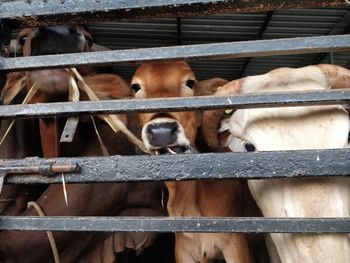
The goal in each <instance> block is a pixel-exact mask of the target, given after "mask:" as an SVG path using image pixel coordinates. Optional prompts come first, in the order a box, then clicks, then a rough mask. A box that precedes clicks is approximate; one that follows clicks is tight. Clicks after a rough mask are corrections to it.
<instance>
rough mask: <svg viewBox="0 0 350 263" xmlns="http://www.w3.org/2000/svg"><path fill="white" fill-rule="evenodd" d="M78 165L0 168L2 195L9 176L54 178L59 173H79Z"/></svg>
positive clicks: (56, 164) (53, 164) (63, 164)
mask: <svg viewBox="0 0 350 263" xmlns="http://www.w3.org/2000/svg"><path fill="white" fill-rule="evenodd" d="M80 170H81V169H80V166H79V165H78V163H61V164H58V163H53V162H51V163H44V164H40V165H37V166H9V167H6V166H4V167H0V194H1V191H2V187H3V184H4V180H5V177H6V176H7V175H9V174H19V175H24V174H40V175H42V176H53V175H55V174H57V173H79V172H80Z"/></svg>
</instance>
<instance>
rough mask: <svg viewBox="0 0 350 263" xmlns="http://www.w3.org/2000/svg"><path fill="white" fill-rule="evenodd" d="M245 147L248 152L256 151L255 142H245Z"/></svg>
mask: <svg viewBox="0 0 350 263" xmlns="http://www.w3.org/2000/svg"><path fill="white" fill-rule="evenodd" d="M244 148H245V149H246V151H247V152H255V151H256V149H255V146H254V144H252V143H249V142H246V143H245V144H244Z"/></svg>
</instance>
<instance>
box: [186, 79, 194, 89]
mask: <svg viewBox="0 0 350 263" xmlns="http://www.w3.org/2000/svg"><path fill="white" fill-rule="evenodd" d="M194 84H195V81H194V80H193V79H189V80H187V81H186V86H187V87H189V88H190V89H193V87H194Z"/></svg>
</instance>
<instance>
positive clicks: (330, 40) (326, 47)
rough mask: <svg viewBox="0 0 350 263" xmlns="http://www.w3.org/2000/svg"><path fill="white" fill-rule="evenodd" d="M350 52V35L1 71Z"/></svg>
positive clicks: (5, 61) (36, 59) (88, 56)
mask: <svg viewBox="0 0 350 263" xmlns="http://www.w3.org/2000/svg"><path fill="white" fill-rule="evenodd" d="M348 50H350V35H335V36H319V37H298V38H285V39H272V40H256V41H240V42H225V43H215V44H199V45H187V46H174V47H160V48H143V49H129V50H114V51H100V52H88V53H75V54H61V55H47V56H33V57H18V58H0V59H1V60H0V71H1V70H3V71H14V70H17V71H21V70H35V69H43V68H65V67H79V66H84V65H90V66H92V65H95V66H102V65H112V64H114V63H120V62H133V63H134V62H143V61H156V60H179V59H186V60H195V59H218V58H221V59H223V58H245V57H252V56H254V57H258V56H271V55H287V54H305V53H319V52H329V51H333V52H336V51H348Z"/></svg>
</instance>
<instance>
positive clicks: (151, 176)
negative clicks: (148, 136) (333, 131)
mask: <svg viewBox="0 0 350 263" xmlns="http://www.w3.org/2000/svg"><path fill="white" fill-rule="evenodd" d="M349 156H350V149H337V150H314V151H312V150H308V151H280V152H256V153H206V154H179V155H159V156H154V155H153V156H148V155H138V156H111V157H81V158H75V157H74V158H58V159H40V158H26V159H16V160H0V173H8V172H9V171H15V170H16V167H26V166H31V167H32V166H33V167H34V166H38V167H41V166H44V165H45V164H46V165H47V164H48V163H55V164H67V163H70V164H71V165H72V166H76V167H79V170H80V172H79V173H73V174H66V176H65V181H66V183H92V182H96V183H103V182H131V181H144V182H148V181H168V180H177V181H179V180H192V179H202V180H204V179H229V178H239V179H242V178H246V179H262V178H270V179H273V178H304V177H334V176H350V158H349ZM130 164H132V165H130ZM12 173H13V172H12ZM5 183H12V184H13V183H16V184H18V183H19V184H36V183H42V184H48V183H62V177H61V176H60V175H57V176H50V177H45V176H40V175H33V174H26V175H23V174H22V175H14V174H10V173H9V174H8V175H7V176H6V179H5Z"/></svg>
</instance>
